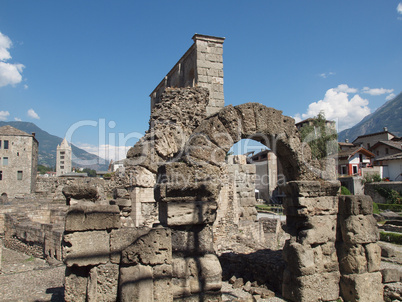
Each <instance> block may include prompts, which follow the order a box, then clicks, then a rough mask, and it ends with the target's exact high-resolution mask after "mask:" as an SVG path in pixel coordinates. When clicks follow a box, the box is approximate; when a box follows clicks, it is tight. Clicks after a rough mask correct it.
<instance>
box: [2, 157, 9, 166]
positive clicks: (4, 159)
mask: <svg viewBox="0 0 402 302" xmlns="http://www.w3.org/2000/svg"><path fill="white" fill-rule="evenodd" d="M3 166H8V157H3Z"/></svg>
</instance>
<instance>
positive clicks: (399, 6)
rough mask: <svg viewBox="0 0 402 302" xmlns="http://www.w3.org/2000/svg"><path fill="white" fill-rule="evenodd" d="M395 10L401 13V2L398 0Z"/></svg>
mask: <svg viewBox="0 0 402 302" xmlns="http://www.w3.org/2000/svg"><path fill="white" fill-rule="evenodd" d="M396 11H397V12H398V13H399V14H401V15H402V2H399V4H398V6H397V7H396Z"/></svg>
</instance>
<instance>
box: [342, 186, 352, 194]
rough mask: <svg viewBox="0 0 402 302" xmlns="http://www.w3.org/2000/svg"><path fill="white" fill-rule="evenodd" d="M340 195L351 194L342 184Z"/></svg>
mask: <svg viewBox="0 0 402 302" xmlns="http://www.w3.org/2000/svg"><path fill="white" fill-rule="evenodd" d="M341 195H352V193H350V191H349V189H348V188H346V187H344V186H342V187H341Z"/></svg>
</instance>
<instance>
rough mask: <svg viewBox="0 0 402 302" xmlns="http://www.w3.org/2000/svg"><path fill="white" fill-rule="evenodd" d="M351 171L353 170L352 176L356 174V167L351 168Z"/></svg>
mask: <svg viewBox="0 0 402 302" xmlns="http://www.w3.org/2000/svg"><path fill="white" fill-rule="evenodd" d="M352 169H353V174H357V172H358V171H357V166H353V167H352Z"/></svg>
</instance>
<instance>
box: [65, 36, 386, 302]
mask: <svg viewBox="0 0 402 302" xmlns="http://www.w3.org/2000/svg"><path fill="white" fill-rule="evenodd" d="M193 39H194V41H195V42H194V45H193V46H192V47H191V48H190V50H189V51H188V52H187V53H186V54H185V56H183V58H182V59H181V60H180V61H179V63H178V64H177V65H176V66H175V67H174V68H173V69H172V71H171V72H169V74H168V76H167V77H166V78H165V79H164V81H162V82H161V84H159V86H158V87H157V89H155V91H154V92H153V93H152V94H151V99H152V113H151V119H150V128H149V131H148V132H147V133H146V134H145V136H144V137H143V138H142V139H141V140H140V141H139V142H138V143H137V144H136V145H135V146H134V147H133V148H131V149H130V151H129V152H128V154H127V161H126V165H125V171H124V175H121V177H119V179H118V180H116V182H117V183H119V184H120V187H118V188H116V189H115V196H114V200H113V202H111V203H108V204H105V203H99V202H96V203H93V202H92V203H91V202H90V201H82V200H81V201H78V203H77V204H76V205H73V206H71V207H70V209H69V211H68V213H67V216H66V224H65V233H64V249H63V253H64V261H65V263H66V265H67V269H66V278H65V300H66V301H221V300H222V298H221V286H222V269H221V264H220V262H219V260H218V257H217V253H218V252H219V249H220V248H222V246H225V244H224V241H229V240H230V238H231V236H228V233H230V232H233V233H235V232H237V231H238V230H239V229H241V228H242V227H243V228H244V229H247V230H248V234H250V236H251V237H253V236H254V235H251V234H258V232H259V228H261V225H260V224H259V223H258V222H256V221H255V219H256V212H255V208H254V205H255V199H254V198H252V196H250V194H249V193H250V191H251V190H249V189H247V188H246V187H245V188H244V190H237V189H236V179H234V178H233V176H232V173H231V172H233V169H238V170H240V171H242V172H244V171H245V170H244V169H252V168H243V167H241V165H239V166H238V167H237V168H236V167H233V166H230V165H228V164H226V162H225V157H226V154H227V153H228V151H229V150H230V148H231V147H232V146H233V144H235V143H236V142H238V141H239V140H241V139H244V138H252V139H255V140H258V141H260V142H262V143H263V144H265V145H266V146H267V147H269V148H270V149H271V150H273V151H275V153H276V155H277V157H278V159H279V160H280V161H281V164H282V166H283V171H284V173H285V175H284V176H285V178H286V184H285V185H284V188H283V190H284V192H286V198H285V201H284V208H285V212H286V215H287V223H286V231H287V232H288V233H289V235H290V239H289V240H288V241H287V242H286V244H285V247H284V250H283V254H284V259H285V261H286V262H287V266H286V269H285V271H284V273H283V283H282V295H283V297H284V298H286V299H289V300H291V301H333V300H336V299H337V298H338V297H340V296H342V297H343V298H344V299H345V300H348V301H358V300H360V301H382V285H381V274H380V273H379V272H378V270H379V264H380V252H379V247H378V245H377V244H376V241H377V240H378V232H377V230H376V223H375V221H374V219H373V216H372V203H371V199H370V198H369V197H366V196H352V197H344V196H339V187H340V184H339V183H338V182H337V181H335V180H334V179H335V175H334V173H335V170H334V169H332V168H333V166H331V163H330V162H326V163H323V162H316V161H313V160H311V154H310V149H309V147H308V145H306V144H303V143H302V142H301V141H300V137H299V134H298V132H297V130H296V127H295V122H294V120H293V119H292V118H290V117H286V116H283V115H282V112H281V111H279V110H275V109H273V108H268V107H265V106H263V105H261V104H258V103H247V104H243V105H239V106H232V105H229V106H226V107H223V101H221V99H220V95H222V96H223V72H222V51H221V50H222V43H223V39H221V38H216V37H208V36H202V35H195V36H194V37H193ZM221 86H222V87H221ZM222 100H223V98H222ZM249 172H250V174H253V173H255V171H254V172H253V171H249ZM237 187H238V188H239V186H237ZM242 191H244V193H242ZM223 224H224V226H223ZM225 234H226V236H225ZM257 237H258V235H255V238H256V239H257ZM260 243H261V244H262V243H263V241H261V242H260ZM272 278H281V276H272ZM368 293H369V294H368Z"/></svg>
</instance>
